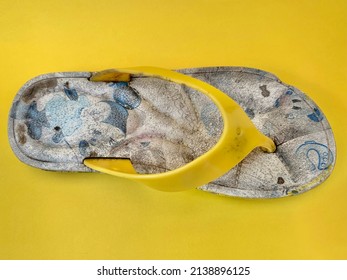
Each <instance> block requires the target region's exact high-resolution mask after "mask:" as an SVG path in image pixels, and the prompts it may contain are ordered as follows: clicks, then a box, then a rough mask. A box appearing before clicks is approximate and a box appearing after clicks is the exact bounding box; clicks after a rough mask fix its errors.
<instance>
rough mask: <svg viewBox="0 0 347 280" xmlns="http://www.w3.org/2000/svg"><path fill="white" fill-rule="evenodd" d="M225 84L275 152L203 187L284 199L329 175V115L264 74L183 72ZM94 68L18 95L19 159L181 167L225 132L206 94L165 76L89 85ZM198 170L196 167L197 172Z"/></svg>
mask: <svg viewBox="0 0 347 280" xmlns="http://www.w3.org/2000/svg"><path fill="white" fill-rule="evenodd" d="M180 72H182V73H184V74H188V75H191V76H193V77H195V78H198V79H201V80H203V81H205V82H208V83H210V84H212V85H213V86H215V87H217V88H219V89H220V90H222V91H223V92H225V93H226V94H228V95H229V96H230V97H231V98H233V99H234V100H235V101H236V102H237V103H238V104H240V106H241V107H242V108H243V109H244V110H245V112H246V113H247V114H248V116H249V117H250V118H251V120H252V121H253V123H254V124H255V125H256V127H257V128H258V129H259V130H260V131H262V132H263V133H264V134H266V135H267V136H269V137H270V138H272V139H274V141H275V143H276V145H277V150H276V152H275V153H264V152H262V151H261V150H260V149H256V150H254V151H253V152H252V153H251V154H249V155H248V156H247V157H246V158H245V159H244V160H243V161H242V162H240V163H239V164H238V165H237V166H236V167H235V168H233V169H232V170H230V171H229V172H228V173H227V174H225V175H224V176H222V177H220V178H218V179H217V180H215V181H213V182H211V183H209V184H208V185H205V186H202V187H201V188H200V189H202V190H205V191H209V192H213V193H218V194H224V195H230V196H240V197H250V198H268V197H282V196H287V195H292V194H298V193H301V192H304V191H307V190H309V189H311V188H313V187H314V186H316V185H318V184H320V183H321V182H323V181H324V180H325V179H326V178H327V177H328V176H329V174H330V173H331V171H332V169H333V166H334V161H335V157H336V156H335V154H336V149H335V143H334V138H333V134H332V131H331V128H330V126H329V123H328V121H327V120H326V118H325V116H324V114H323V113H322V112H321V110H320V109H319V108H318V106H317V105H316V104H315V103H314V102H313V101H312V100H310V98H309V97H308V96H307V95H305V94H303V93H302V92H300V91H299V90H298V89H296V88H294V87H292V86H288V85H286V84H283V83H282V82H281V81H279V79H278V78H277V77H275V76H274V75H272V74H269V73H267V72H264V71H261V70H257V69H250V68H239V67H214V68H196V69H184V70H180ZM90 76H91V73H89V72H84V73H82V72H72V73H53V74H46V75H41V76H39V77H36V78H34V79H32V80H30V81H29V82H27V83H26V84H25V85H24V86H23V87H22V88H21V89H20V91H19V92H18V94H17V96H16V97H15V100H14V103H13V106H12V109H11V113H10V118H9V126H8V129H9V140H10V143H11V146H12V149H13V151H14V152H15V154H16V155H17V157H18V158H19V159H20V160H21V161H23V162H24V163H27V164H29V165H31V166H34V167H38V168H41V169H45V170H56V171H85V172H91V171H92V170H91V169H89V168H88V167H86V166H85V165H84V164H83V160H84V159H85V158H89V157H112V158H129V159H130V160H131V162H132V163H133V165H134V167H135V169H136V171H137V172H138V173H160V172H165V171H168V170H173V169H176V168H178V167H180V166H182V165H184V164H186V163H187V162H190V161H191V160H193V159H194V158H196V157H198V156H200V155H202V154H203V153H205V152H207V151H208V150H209V149H210V148H211V147H213V146H214V145H215V144H216V143H217V141H218V139H219V136H220V134H221V132H222V130H223V121H222V118H221V116H220V114H219V111H218V110H217V108H216V106H215V105H214V103H213V102H212V101H211V100H209V98H207V97H206V96H205V95H203V94H201V93H199V92H197V91H196V90H193V89H191V88H188V87H186V86H184V85H179V84H176V83H173V82H169V81H165V80H162V79H159V78H152V77H143V76H136V75H134V76H132V79H131V81H130V82H129V83H124V82H119V83H105V82H91V81H89V79H88V78H89V77H90ZM197 176H199V174H197Z"/></svg>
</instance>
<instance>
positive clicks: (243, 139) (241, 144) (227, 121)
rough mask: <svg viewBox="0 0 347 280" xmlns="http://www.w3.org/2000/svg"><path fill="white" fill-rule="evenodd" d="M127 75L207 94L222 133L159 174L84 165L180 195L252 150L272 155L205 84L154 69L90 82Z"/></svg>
mask: <svg viewBox="0 0 347 280" xmlns="http://www.w3.org/2000/svg"><path fill="white" fill-rule="evenodd" d="M126 74H133V75H135V74H136V75H143V76H152V77H158V78H162V79H165V80H169V81H172V82H176V83H179V84H184V85H186V86H188V87H191V88H194V89H196V90H198V91H200V92H202V93H204V94H206V95H207V96H208V97H209V98H210V99H211V100H212V101H213V102H214V103H215V104H216V106H217V107H218V109H219V110H220V113H221V115H222V118H223V121H224V129H223V133H222V135H221V137H220V139H219V141H218V142H217V144H216V145H215V146H214V147H213V148H212V149H210V150H209V151H208V152H206V153H205V154H203V155H201V156H200V157H198V158H196V159H194V160H193V161H191V162H189V163H188V164H186V165H184V166H182V167H179V168H177V169H175V170H171V171H168V172H164V173H158V174H138V173H136V171H135V169H134V168H133V166H132V164H131V161H130V160H129V159H103V158H98V159H85V160H84V164H85V165H86V166H88V167H90V168H92V169H95V170H97V171H100V172H104V173H108V174H111V175H115V176H118V177H122V178H128V179H131V180H134V181H136V182H139V183H142V184H144V185H147V186H149V187H151V188H154V189H157V190H161V191H182V190H188V189H191V188H196V187H199V186H202V185H205V184H207V183H209V182H211V181H213V180H215V179H217V178H218V177H220V176H222V175H223V174H225V173H226V172H227V171H229V170H230V169H232V168H233V167H234V166H235V165H237V164H238V163H239V162H240V161H241V160H242V159H244V158H245V157H246V156H247V155H248V154H249V153H250V152H251V151H252V150H253V149H254V148H256V147H261V148H262V149H263V150H265V151H267V152H274V151H275V149H276V146H275V144H274V142H273V141H272V140H271V139H270V138H268V137H267V136H265V135H264V134H262V133H261V132H260V131H259V130H257V128H256V127H255V126H254V124H253V123H252V121H251V120H250V119H249V118H248V116H247V114H246V113H245V112H244V111H243V110H242V108H241V107H240V106H239V105H238V104H237V103H236V102H235V101H234V100H232V99H231V98H230V97H229V96H227V95H226V94H225V93H223V92H222V91H220V90H219V89H217V88H215V87H213V86H212V85H210V84H208V83H205V82H203V81H201V80H198V79H195V78H193V77H191V76H187V75H184V74H181V73H178V72H174V71H171V70H167V69H162V68H156V67H134V68H127V69H112V70H106V71H101V72H98V73H96V74H94V75H93V76H92V77H91V79H90V80H91V81H95V82H105V81H119V80H117V78H116V79H114V80H112V77H126Z"/></svg>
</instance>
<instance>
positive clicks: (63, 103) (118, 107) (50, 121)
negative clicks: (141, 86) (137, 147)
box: [12, 82, 141, 156]
mask: <svg viewBox="0 0 347 280" xmlns="http://www.w3.org/2000/svg"><path fill="white" fill-rule="evenodd" d="M109 86H110V87H112V88H113V95H112V96H113V100H105V101H101V102H103V103H106V104H107V105H109V107H110V113H109V115H108V116H107V117H106V118H105V119H104V120H103V121H102V122H103V123H106V124H109V125H112V126H114V127H116V128H118V129H119V130H120V131H121V132H122V133H123V134H124V135H126V133H127V119H128V115H129V113H128V110H133V109H135V108H136V107H138V106H139V105H140V103H141V98H140V95H139V94H138V92H137V91H136V90H135V89H133V88H132V87H130V86H129V84H128V83H126V82H118V83H109ZM63 91H64V93H65V96H62V95H57V96H54V97H53V98H52V99H51V100H49V101H48V102H47V104H46V105H45V108H44V109H43V110H42V111H38V109H37V104H36V101H32V102H31V104H30V105H29V106H25V107H24V106H23V108H25V109H24V110H23V112H24V114H22V115H20V114H18V116H17V114H16V115H15V114H12V116H13V117H14V118H20V119H25V124H26V126H27V128H28V135H29V136H30V137H31V138H32V139H34V140H39V139H40V138H41V137H42V128H43V127H47V128H51V129H53V131H54V135H53V136H52V139H51V140H52V142H53V143H55V144H59V143H61V142H62V141H63V140H64V139H65V137H66V136H70V135H72V134H73V133H74V132H75V131H77V130H78V129H79V128H80V127H81V126H82V124H83V121H82V119H81V113H82V111H83V109H85V108H87V107H89V106H91V104H90V102H89V100H88V98H87V97H86V96H79V94H78V92H77V90H76V89H75V88H73V87H71V86H70V85H69V83H68V82H67V83H65V84H64V86H63ZM98 134H100V132H99V131H95V137H97V136H98ZM95 137H94V138H92V139H90V140H89V141H87V140H84V139H81V140H80V142H79V153H80V154H81V155H82V156H88V154H89V146H90V145H95V141H96V138H95ZM65 142H66V140H65ZM89 142H90V143H89Z"/></svg>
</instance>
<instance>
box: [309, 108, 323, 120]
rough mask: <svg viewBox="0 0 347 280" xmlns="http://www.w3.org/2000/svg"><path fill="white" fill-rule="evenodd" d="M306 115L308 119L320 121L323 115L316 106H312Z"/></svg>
mask: <svg viewBox="0 0 347 280" xmlns="http://www.w3.org/2000/svg"><path fill="white" fill-rule="evenodd" d="M307 116H308V118H309V119H310V120H312V121H314V122H320V121H322V120H323V115H322V113H321V112H320V111H319V110H318V109H317V108H314V109H313V113H312V114H309V115H307Z"/></svg>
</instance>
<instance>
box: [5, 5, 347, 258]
mask: <svg viewBox="0 0 347 280" xmlns="http://www.w3.org/2000/svg"><path fill="white" fill-rule="evenodd" d="M136 65H153V66H161V67H167V68H184V67H198V66H218V65H221V66H222V65H233V66H248V67H255V68H260V69H263V70H266V71H270V72H272V73H274V74H276V75H278V76H279V77H280V78H281V79H282V80H283V81H284V82H286V83H289V84H292V85H295V86H297V87H298V88H299V89H301V90H303V91H304V92H307V93H309V95H310V96H311V97H312V98H313V99H314V100H315V101H316V102H317V104H318V105H319V106H320V107H321V109H322V110H323V111H324V113H325V114H326V116H327V117H328V119H329V121H330V124H331V126H332V127H333V130H334V132H335V137H336V141H337V148H338V158H337V164H336V168H335V170H334V172H333V174H332V175H331V177H330V178H329V179H328V180H327V181H326V182H325V183H323V184H322V185H321V186H320V187H318V188H316V189H314V190H312V191H309V192H307V193H305V194H302V195H299V196H296V197H289V198H282V199H274V200H247V199H238V198H227V197H221V196H217V195H212V194H209V193H204V192H201V191H198V190H192V191H188V192H181V193H163V192H158V191H155V190H151V189H147V188H144V187H141V186H138V185H136V184H135V183H131V182H129V181H126V180H121V179H117V178H114V177H112V176H109V175H102V174H77V173H73V174H64V173H57V172H44V171H41V170H39V169H35V168H32V167H29V166H27V165H24V164H23V163H21V162H20V161H19V160H18V159H17V158H16V157H15V156H14V154H13V153H12V151H11V149H10V146H9V143H8V140H7V117H8V112H9V109H10V106H11V102H12V99H13V97H14V96H15V94H16V92H17V91H18V90H19V88H20V87H21V86H22V85H23V84H24V83H25V82H26V81H27V80H29V79H31V78H33V77H34V76H36V75H39V74H43V73H47V72H57V71H97V70H102V69H106V68H112V67H126V66H136ZM0 77H1V78H0V94H1V95H0V154H1V160H0V258H2V259H346V258H347V172H346V166H347V162H346V153H347V152H346V149H347V140H346V139H347V136H346V131H347V125H346V120H347V119H346V112H347V102H346V94H347V79H346V78H347V2H346V1H344V0H341V1H336V0H335V1H331V0H327V1H293V0H289V1H266V0H262V1H221V0H218V1H212V0H211V1H187V0H182V1H178V0H172V1H162V0H161V1H160V0H159V1H145V0H142V1H132V0H123V1H103V0H98V1H87V0H83V1H56V2H54V1H42V0H38V1H37V0H35V1H34V0H30V1H3V0H0Z"/></svg>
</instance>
